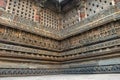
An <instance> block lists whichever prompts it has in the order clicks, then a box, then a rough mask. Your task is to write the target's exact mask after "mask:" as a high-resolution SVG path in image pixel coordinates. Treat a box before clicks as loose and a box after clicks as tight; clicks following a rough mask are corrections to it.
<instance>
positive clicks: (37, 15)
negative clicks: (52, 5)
mask: <svg viewBox="0 0 120 80" xmlns="http://www.w3.org/2000/svg"><path fill="white" fill-rule="evenodd" d="M34 21H35V22H40V7H35V17H34Z"/></svg>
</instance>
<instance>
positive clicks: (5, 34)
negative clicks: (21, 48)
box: [0, 26, 59, 51]
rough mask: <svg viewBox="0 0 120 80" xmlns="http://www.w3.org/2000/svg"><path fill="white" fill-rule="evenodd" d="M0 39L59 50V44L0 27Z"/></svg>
mask: <svg viewBox="0 0 120 80" xmlns="http://www.w3.org/2000/svg"><path fill="white" fill-rule="evenodd" d="M0 39H3V40H6V41H12V42H15V43H20V44H24V45H30V46H34V47H38V48H45V49H49V50H55V51H57V50H59V46H58V45H59V43H58V42H57V41H55V40H52V39H48V38H43V37H41V36H38V35H34V34H31V33H27V32H24V31H20V30H16V29H12V28H7V27H6V28H5V27H3V26H0Z"/></svg>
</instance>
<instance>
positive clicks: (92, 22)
mask: <svg viewBox="0 0 120 80" xmlns="http://www.w3.org/2000/svg"><path fill="white" fill-rule="evenodd" d="M119 2H120V1H119V0H92V1H90V0H78V5H77V6H76V7H75V8H74V9H72V10H71V11H68V12H67V13H64V14H63V13H62V14H61V13H55V12H53V11H52V10H49V9H46V8H43V7H41V6H38V5H36V3H35V2H34V1H32V0H0V64H1V65H0V76H25V75H51V74H93V73H119V72H120V62H119V61H120V32H119V29H120V20H119V19H120V3H119Z"/></svg>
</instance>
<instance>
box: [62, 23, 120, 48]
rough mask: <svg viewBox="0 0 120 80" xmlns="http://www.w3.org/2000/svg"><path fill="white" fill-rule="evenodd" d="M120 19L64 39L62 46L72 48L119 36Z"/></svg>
mask: <svg viewBox="0 0 120 80" xmlns="http://www.w3.org/2000/svg"><path fill="white" fill-rule="evenodd" d="M119 22H120V21H116V22H113V23H108V24H106V25H103V26H99V27H97V28H95V29H92V30H89V31H86V32H84V33H82V34H80V35H78V36H75V37H72V38H69V39H67V40H66V41H63V43H62V46H63V47H62V48H63V50H64V49H70V48H75V47H79V46H84V45H90V44H93V43H97V42H100V41H105V40H107V39H111V38H115V37H116V36H119V30H120V23H119Z"/></svg>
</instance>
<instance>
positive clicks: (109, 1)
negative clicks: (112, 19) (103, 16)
mask: <svg viewBox="0 0 120 80" xmlns="http://www.w3.org/2000/svg"><path fill="white" fill-rule="evenodd" d="M114 4H115V3H114V0H87V3H86V13H87V16H92V15H94V14H96V13H99V12H100V11H102V10H104V9H107V8H108V7H110V6H112V5H114Z"/></svg>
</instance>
